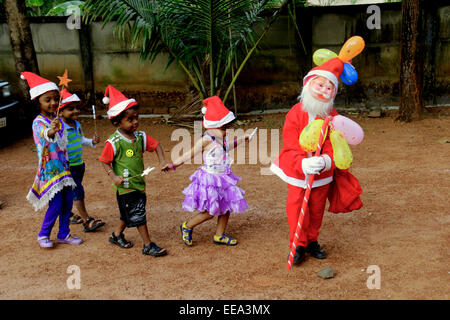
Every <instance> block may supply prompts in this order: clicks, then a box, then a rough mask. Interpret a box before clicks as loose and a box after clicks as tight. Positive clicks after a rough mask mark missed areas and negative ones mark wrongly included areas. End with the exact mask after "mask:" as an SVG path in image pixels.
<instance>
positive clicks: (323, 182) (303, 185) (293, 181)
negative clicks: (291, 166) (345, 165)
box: [270, 163, 333, 189]
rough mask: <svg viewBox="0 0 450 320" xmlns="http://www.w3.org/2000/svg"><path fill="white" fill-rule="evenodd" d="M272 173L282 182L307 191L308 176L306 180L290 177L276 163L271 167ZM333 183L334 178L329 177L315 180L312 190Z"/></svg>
mask: <svg viewBox="0 0 450 320" xmlns="http://www.w3.org/2000/svg"><path fill="white" fill-rule="evenodd" d="M270 171H272V172H273V173H275V174H276V175H277V176H278V177H279V178H280V179H281V180H283V181H284V182H286V183H289V184H290V185H293V186H296V187H299V188H303V189H306V186H307V185H308V175H306V176H305V180H300V179H297V178H293V177H289V176H287V175H286V174H285V173H284V172H283V170H281V168H279V167H278V166H276V165H275V164H274V163H272V164H271V165H270ZM331 181H333V177H327V178H323V179H320V180H314V182H313V184H312V186H311V187H312V188H316V187H321V186H324V185H326V184H329V183H331Z"/></svg>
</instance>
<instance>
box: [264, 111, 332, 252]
mask: <svg viewBox="0 0 450 320" xmlns="http://www.w3.org/2000/svg"><path fill="white" fill-rule="evenodd" d="M337 114H338V113H337V112H336V110H335V109H332V110H331V112H330V115H331V116H336V115H337ZM315 119H321V118H320V117H318V116H317V115H315V114H311V113H307V112H305V111H304V110H303V108H302V103H301V102H299V103H297V104H296V105H294V106H293V107H292V108H291V110H290V111H289V112H288V113H287V115H286V120H285V123H284V126H283V148H282V150H281V152H280V154H279V156H278V158H277V159H276V160H275V161H274V162H273V163H272V165H271V167H270V169H271V171H272V172H273V173H275V174H276V175H277V176H278V177H280V178H281V179H282V180H283V181H285V182H287V183H288V187H289V193H288V198H287V203H286V212H287V217H288V224H289V230H290V232H289V243H292V241H293V240H294V233H295V229H296V227H297V221H298V217H299V214H300V209H301V206H302V203H303V198H304V194H305V189H306V186H307V184H308V176H305V174H304V173H303V170H302V161H303V159H304V158H307V157H308V158H309V157H311V156H313V154H311V153H309V152H306V151H304V150H303V149H302V148H301V147H300V144H299V137H300V133H301V132H302V130H303V129H304V128H305V127H306V126H307V125H308V124H309V123H310V122H311V121H313V120H315ZM322 156H323V157H324V160H325V168H324V169H323V170H322V172H321V173H320V174H319V175H316V177H315V179H314V182H313V185H312V189H311V195H310V198H309V201H308V210H307V212H305V219H304V221H303V225H302V230H303V231H302V232H301V234H300V238H299V243H298V244H299V245H301V246H304V247H306V246H307V245H308V243H310V242H311V241H315V240H317V238H318V236H319V229H320V226H321V225H322V218H323V213H324V210H325V204H326V199H327V194H328V189H329V186H330V183H331V182H332V181H333V171H334V170H335V165H334V162H333V148H332V146H331V141H330V138H329V135H327V137H326V139H325V141H324V144H323V148H322Z"/></svg>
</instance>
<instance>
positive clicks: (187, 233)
mask: <svg viewBox="0 0 450 320" xmlns="http://www.w3.org/2000/svg"><path fill="white" fill-rule="evenodd" d="M180 231H181V241H183V243H184V244H185V245H186V246H188V247H190V246H192V229H188V228H187V227H186V221H185V222H183V224H181V225H180Z"/></svg>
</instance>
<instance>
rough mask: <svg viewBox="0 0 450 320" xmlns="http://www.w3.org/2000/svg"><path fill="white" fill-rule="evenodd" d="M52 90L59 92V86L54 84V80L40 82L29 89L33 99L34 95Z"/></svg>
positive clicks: (37, 95)
mask: <svg viewBox="0 0 450 320" xmlns="http://www.w3.org/2000/svg"><path fill="white" fill-rule="evenodd" d="M52 90H56V91H58V92H59V88H58V86H57V85H56V83H54V82H46V83H43V84H40V85H38V86H36V87H34V88H31V89H30V97H31V100H33V99H34V98H36V97H39V96H40V95H41V94H44V93H46V92H48V91H52Z"/></svg>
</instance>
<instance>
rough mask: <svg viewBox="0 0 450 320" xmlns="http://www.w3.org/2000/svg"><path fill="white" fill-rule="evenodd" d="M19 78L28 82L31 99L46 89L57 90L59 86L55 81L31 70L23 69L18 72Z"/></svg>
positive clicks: (46, 90)
mask: <svg viewBox="0 0 450 320" xmlns="http://www.w3.org/2000/svg"><path fill="white" fill-rule="evenodd" d="M20 79H22V80H26V81H27V82H28V86H29V87H30V97H31V100H34V98H36V97H39V96H40V95H41V94H44V93H46V92H48V91H53V90H56V91H58V92H59V88H58V86H57V85H56V83H54V82H51V81H49V80H47V79H44V78H42V77H41V76H38V75H37V74H35V73H33V72H28V71H25V72H22V73H20Z"/></svg>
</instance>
